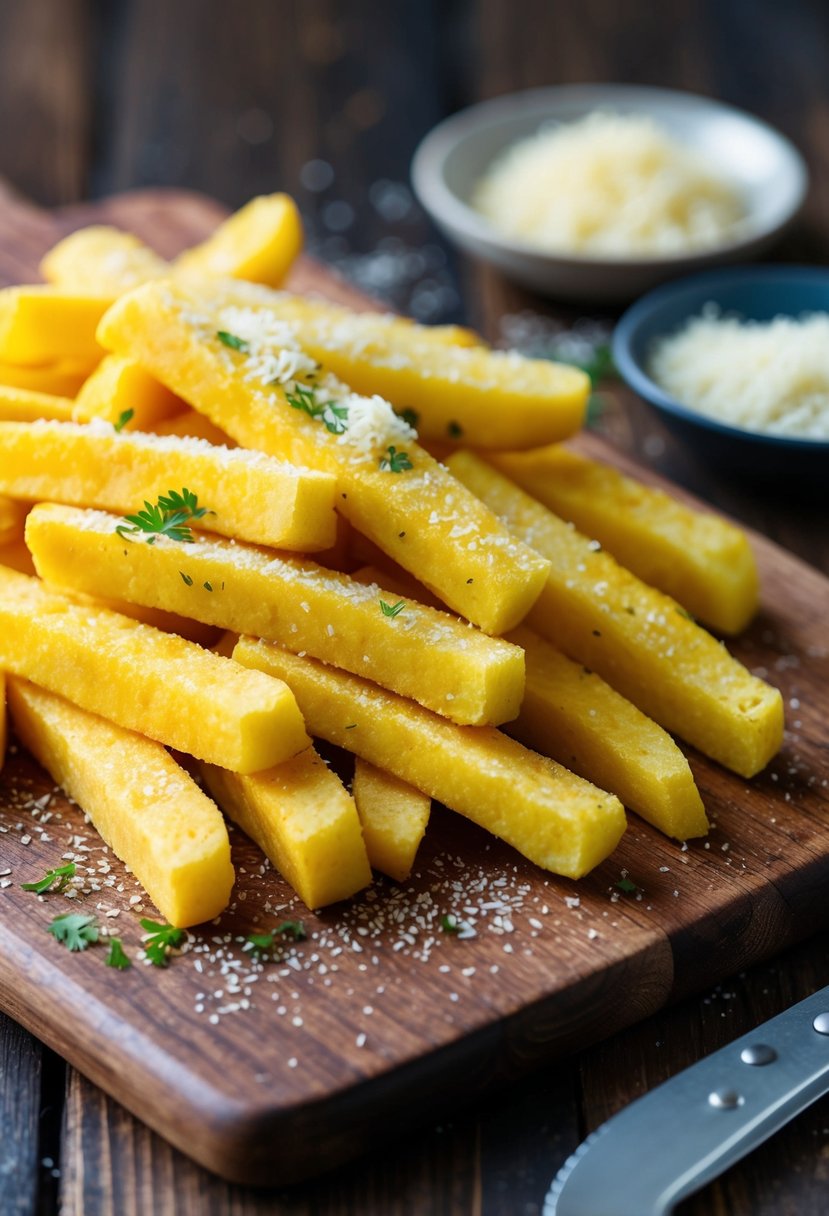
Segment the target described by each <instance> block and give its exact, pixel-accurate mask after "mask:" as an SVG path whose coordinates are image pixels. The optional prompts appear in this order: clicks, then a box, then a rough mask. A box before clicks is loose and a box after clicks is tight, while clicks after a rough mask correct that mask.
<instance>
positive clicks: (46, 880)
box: [20, 861, 75, 895]
mask: <svg viewBox="0 0 829 1216" xmlns="http://www.w3.org/2000/svg"><path fill="white" fill-rule="evenodd" d="M74 877H75V863H74V861H70V862H67V864H66V865H65V866H58V868H57V869H55V870H47V871H46V873H45V874H44V875H43V877H42V878H41V879H38V881H37V882H23V883H21V884H20V889H21V890H22V891H34V893H35V895H45V894H46V892H47V891H51V892H52V893H53V894H54V895H59V894H60V892H61V891H63V889H64V888H65V887H66V884H67V883H68V882H69V879H70V878H74ZM55 883H57V884H58V885H57V886H55V885H54V884H55Z"/></svg>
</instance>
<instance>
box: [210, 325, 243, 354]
mask: <svg viewBox="0 0 829 1216" xmlns="http://www.w3.org/2000/svg"><path fill="white" fill-rule="evenodd" d="M216 337H217V338H218V339H219V341H220V342H221V343H222V345H223V346H229V347H230V349H231V350H239V351H241V352H242V354H244V355H246V354H247V353H248V351H249V350H250V343H249V342H246V341H245V340H244V338H237V337H236V335H235V334H229V333H228V332H227V330H226V329H219V330H217V331H216Z"/></svg>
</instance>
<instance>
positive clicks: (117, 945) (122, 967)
mask: <svg viewBox="0 0 829 1216" xmlns="http://www.w3.org/2000/svg"><path fill="white" fill-rule="evenodd" d="M105 962H106V965H107V967H114V968H115V969H116V971H127V970H128V969H129V968H130V967H131V966H132V963H131V962H130V959H129V958H128V956H127V954H126V952H125V950H124V946H123V943H122V941H121V939H120V937H111V938H110V939H109V953H108V954H107V956H106V959H105Z"/></svg>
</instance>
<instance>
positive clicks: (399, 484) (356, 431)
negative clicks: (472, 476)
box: [100, 281, 546, 633]
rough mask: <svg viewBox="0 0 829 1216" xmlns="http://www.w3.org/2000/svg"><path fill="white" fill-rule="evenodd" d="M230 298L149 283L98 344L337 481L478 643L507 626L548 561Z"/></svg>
mask: <svg viewBox="0 0 829 1216" xmlns="http://www.w3.org/2000/svg"><path fill="white" fill-rule="evenodd" d="M260 290H264V289H260ZM233 298H234V297H233V294H232V285H231V287H228V288H225V287H224V286H222V285H216V286H215V287H214V286H213V285H212V284H210V285H207V284H202V285H200V287H199V288H198V289H196V288H194V287H193V288H191V287H186V288H185V287H184V286H183V285H182V284H181V283H179V282H172V281H169V282H166V283H148V284H146V285H145V286H144V287H139V288H138V289H137V290H136V291H134V292H130V293H129V295H127V296H123V297H122V298H121V299H120V300H119V301H118V303H117V304H115V305H114V306H113V308H112V309H111V310H110V312H109V313H108V314H107V316H106V318H105V320H104V322H103V324H102V326H101V329H100V337H101V341H102V342H103V343H104V345H106V346H107V347H108V348H110V349H113V350H116V351H117V352H118V353H120V354H124V355H128V356H129V357H131V358H134V359H136V360H137V361H138V362H139V363H141V364H142V365H143V366H144V367H146V368H147V369H148V370H149V371H151V372H152V374H153V375H154V376H156V377H157V378H158V379H159V380H161V381H163V383H165V384H167V385H168V386H169V387H170V388H172V389H173V391H174V392H176V393H178V394H179V396H181V397H183V398H184V399H185V400H186V401H189V402H190V404H191V405H193V406H195V407H196V408H197V409H199V410H200V411H201V412H203V413H205V414H207V416H208V417H209V418H210V419H211V421H212V422H214V423H215V424H216V425H217V426H219V427H221V429H222V430H224V431H227V433H228V434H230V435H232V436H233V438H234V439H236V440H237V441H238V442H240V443H242V444H244V445H245V447H248V448H258V449H260V450H262V451H266V452H271V453H273V454H275V455H279V456H281V457H283V458H287V459H291V460H296V461H299V462H301V463H305V464H308V465H309V466H311V467H314V468H320V469H324V470H327V471H328V472H331V473H334V474H335V475H336V477H337V481H338V494H339V497H338V499H337V506H338V509H339V510H340V512H341V513H342V514H343V515H345V516H346V518H347V519H349V520H350V522H352V523H353V524H354V525H355V526H356V527H357V528H359V529H360V531H362V532H364V533H365V534H366V535H367V536H369V537H370V538H371V539H372V540H374V541H375V542H376V543H377V544H378V545H380V547H381V548H382V549H383V550H384V551H385V552H386V553H388V554H389V555H390V556H391V557H393V558H394V559H395V560H396V561H398V562H399V563H400V564H401V565H402V566H404V567H405V568H406V569H408V570H410V571H412V572H413V573H414V574H416V575H417V577H418V578H419V579H420V580H421V581H422V582H424V583H425V584H426V585H427V586H428V587H430V589H432V590H433V591H435V592H436V593H437V594H438V595H439V596H440V598H441V599H443V601H444V602H445V603H447V604H448V605H449V606H450V607H451V608H454V609H455V610H456V611H457V612H460V613H461V615H463V616H465V617H466V618H467V619H468V620H470V621H473V622H474V623H475V624H476V625H479V626H480V627H481V628H482V629H485V630H486V631H487V632H488V633H500V632H501V631H502V630H504V629H506V628H510V627H511V626H512V625H514V624H517V622H518V621H519V620H521V619H522V617H523V616H524V615H525V614H526V612H527V610H528V608H529V607H530V605H531V604H532V603H533V601H534V600H535V599H536V597H537V595H538V593H539V591H540V588H541V586H542V584H543V581H544V576H545V570H546V563H545V562H544V560H543V559H540V558H538V556H537V555H536V554H533V553H531V552H530V551H529V550H528V548H527V547H526V546H525V545H523V544H521V543H520V542H515V541H514V540H513V539H512V538H511V537H510V535H509V533H508V532H507V530H506V529H505V528H503V526H502V525H500V524H499V523H498V521H497V520H495V518H494V516H493V515H492V514H491V512H489V511H488V510H487V509H486V508H485V507H483V506H482V504H480V503H477V502H476V501H475V498H474V496H473V495H470V494H467V493H466V492H465V491H464V490H463V488H462V487H461V486H460V485H459V484H458V482H456V481H455V480H454V478H452V477H451V476H450V475H449V474H448V473H447V472H446V470H445V469H444V468H443V467H442V466H441V465H438V464H437V463H436V462H435V461H434V460H432V458H431V457H430V456H428V455H427V454H426V453H425V452H424V451H423V450H422V449H421V448H419V447H418V446H417V444H416V443H415V441H414V437H413V432H412V431H411V429H410V428H409V427H408V426H407V425H406V423H405V422H403V421H402V419H399V418H397V417H396V416H395V415H394V413H393V412H392V410H391V407H390V406H389V405H388V404H387V403H386V402H384V401H382V400H381V399H380V398H376V397H371V398H368V397H360V396H357V395H355V394H353V393H350V391H349V390H348V389H347V388H346V386H345V385H343V384H341V383H340V382H338V381H335V380H333V379H325V380H324V381H320V380H319V379H318V378H317V376H316V365H315V363H314V362H313V360H310V359H309V358H308V356H306V355H304V354H303V352H302V351H301V350H300V349H299V348H298V346H297V344H296V342H295V340H294V339H293V336H292V334H291V332H290V327H288V326H286V325H285V324H284V322H279V321H278V320H275V319H274V317H273V315H272V314H271V313H270V312H269V311H268V309H267V308H261V309H259V310H258V311H256V310H253V309H241V308H239V307H237V306H236V305H234V304H233V303H232V300H233ZM228 301H231V302H230V303H229V302H228ZM309 377H310V379H309Z"/></svg>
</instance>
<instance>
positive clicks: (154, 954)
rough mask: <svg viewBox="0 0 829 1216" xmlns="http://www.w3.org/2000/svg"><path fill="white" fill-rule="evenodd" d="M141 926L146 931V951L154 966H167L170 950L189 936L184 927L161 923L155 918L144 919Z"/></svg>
mask: <svg viewBox="0 0 829 1216" xmlns="http://www.w3.org/2000/svg"><path fill="white" fill-rule="evenodd" d="M141 928H142V929H144V930H145V931H146V937H145V938H144V953H145V954H146V956H147V958H148V959H149V960H150V962H151V963H152V964H153V966H154V967H166V966H167V964H168V962H169V957H168V956H169V953H170V951H171V950H173V949H175V948H176V947H177V946H180V945H181V943H182V942H183V941H184V940H185V938H186V937H187V934H186V933H185V931H184V930H183V929H176V928H174V926H173V925H164V924H159V922H158V921H155V920H142V921H141Z"/></svg>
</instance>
